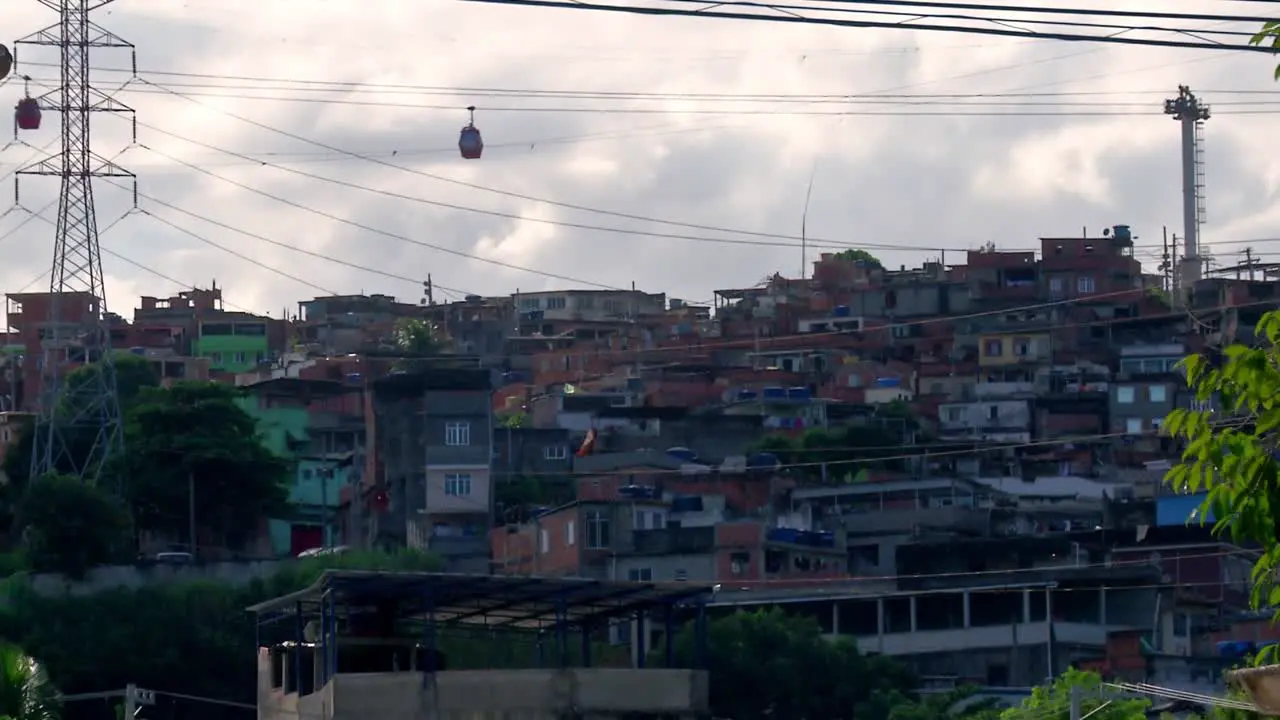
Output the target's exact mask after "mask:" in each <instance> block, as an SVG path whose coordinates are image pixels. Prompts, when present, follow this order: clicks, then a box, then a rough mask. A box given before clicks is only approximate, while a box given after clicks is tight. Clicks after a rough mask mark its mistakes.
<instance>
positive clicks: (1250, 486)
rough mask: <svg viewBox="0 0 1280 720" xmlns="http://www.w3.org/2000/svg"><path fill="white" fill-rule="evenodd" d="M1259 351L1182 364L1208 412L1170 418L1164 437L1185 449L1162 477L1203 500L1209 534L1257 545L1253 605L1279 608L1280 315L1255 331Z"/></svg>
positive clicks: (1240, 348) (1235, 349)
mask: <svg viewBox="0 0 1280 720" xmlns="http://www.w3.org/2000/svg"><path fill="white" fill-rule="evenodd" d="M1255 334H1256V336H1257V337H1258V339H1259V343H1258V344H1257V346H1246V345H1232V346H1231V347H1228V348H1226V350H1225V351H1223V354H1222V357H1221V358H1220V359H1210V358H1207V357H1204V356H1199V355H1193V356H1191V357H1188V358H1187V359H1186V360H1184V361H1183V367H1184V368H1185V370H1186V373H1187V385H1188V387H1190V388H1191V389H1192V390H1194V391H1195V396H1196V399H1197V400H1198V401H1199V402H1200V403H1201V404H1202V406H1203V405H1208V406H1209V407H1210V408H1211V409H1204V410H1188V409H1180V410H1174V411H1173V412H1172V413H1170V414H1169V416H1168V417H1167V418H1166V419H1165V422H1164V428H1165V430H1166V431H1167V432H1168V433H1169V434H1170V435H1172V436H1174V437H1175V438H1178V439H1180V440H1181V441H1183V442H1184V443H1185V450H1184V451H1183V453H1182V458H1181V462H1180V463H1179V464H1178V465H1177V466H1176V467H1174V468H1173V469H1171V470H1170V471H1169V473H1168V474H1167V475H1166V478H1165V480H1166V482H1168V484H1169V485H1170V486H1171V487H1172V489H1173V490H1174V491H1175V492H1188V493H1198V492H1204V493H1206V499H1205V502H1204V504H1203V506H1202V507H1201V508H1200V510H1199V511H1198V512H1199V514H1200V518H1201V521H1202V522H1203V521H1204V520H1205V518H1209V517H1212V518H1213V531H1214V533H1215V534H1220V535H1226V536H1227V537H1229V538H1230V539H1231V540H1232V541H1233V542H1236V543H1241V544H1256V545H1258V546H1259V547H1260V548H1261V550H1262V554H1261V555H1260V557H1259V558H1258V560H1257V562H1256V563H1255V564H1254V568H1253V583H1254V597H1253V602H1254V605H1255V607H1258V608H1273V609H1274V608H1278V607H1280V586H1277V585H1276V583H1275V577H1276V571H1277V568H1278V567H1280V463H1277V460H1276V453H1277V439H1278V437H1277V430H1280V347H1278V345H1277V343H1278V342H1280V313H1275V312H1273V313H1268V314H1266V315H1264V316H1263V318H1262V320H1261V321H1260V322H1259V323H1258V325H1257V329H1256V333H1255Z"/></svg>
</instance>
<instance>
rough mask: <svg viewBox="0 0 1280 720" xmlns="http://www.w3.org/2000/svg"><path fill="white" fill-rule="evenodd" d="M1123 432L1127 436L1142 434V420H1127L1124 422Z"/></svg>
mask: <svg viewBox="0 0 1280 720" xmlns="http://www.w3.org/2000/svg"><path fill="white" fill-rule="evenodd" d="M1124 431H1125V433H1126V434H1129V435H1141V434H1142V418H1128V419H1126V420H1125V421H1124Z"/></svg>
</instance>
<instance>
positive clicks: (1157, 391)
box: [1147, 385, 1169, 403]
mask: <svg viewBox="0 0 1280 720" xmlns="http://www.w3.org/2000/svg"><path fill="white" fill-rule="evenodd" d="M1147 397H1148V398H1150V399H1151V402H1159V403H1162V402H1165V401H1167V400H1168V399H1169V388H1167V387H1165V386H1164V385H1148V386H1147Z"/></svg>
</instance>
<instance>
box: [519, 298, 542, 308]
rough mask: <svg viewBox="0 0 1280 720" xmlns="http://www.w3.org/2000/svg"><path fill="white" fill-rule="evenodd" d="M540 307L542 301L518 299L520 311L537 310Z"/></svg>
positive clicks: (537, 299)
mask: <svg viewBox="0 0 1280 720" xmlns="http://www.w3.org/2000/svg"><path fill="white" fill-rule="evenodd" d="M540 307H542V300H540V299H539V298H520V309H521V310H537V309H538V308H540Z"/></svg>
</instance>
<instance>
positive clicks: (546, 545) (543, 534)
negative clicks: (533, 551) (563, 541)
mask: <svg viewBox="0 0 1280 720" xmlns="http://www.w3.org/2000/svg"><path fill="white" fill-rule="evenodd" d="M538 552H540V553H542V554H543V555H546V554H547V553H549V552H551V536H550V535H549V534H548V533H547V529H546V528H543V529H541V530H539V531H538Z"/></svg>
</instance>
